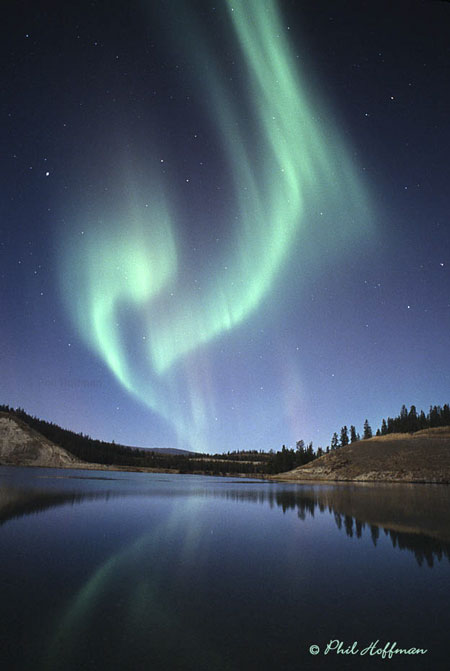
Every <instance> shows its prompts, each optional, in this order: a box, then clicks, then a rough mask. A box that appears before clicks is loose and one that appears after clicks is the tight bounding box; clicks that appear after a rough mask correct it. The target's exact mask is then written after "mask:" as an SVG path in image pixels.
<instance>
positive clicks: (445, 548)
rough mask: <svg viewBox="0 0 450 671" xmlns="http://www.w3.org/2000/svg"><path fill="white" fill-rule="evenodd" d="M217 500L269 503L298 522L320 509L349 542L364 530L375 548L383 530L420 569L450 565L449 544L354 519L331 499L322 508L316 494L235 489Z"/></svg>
mask: <svg viewBox="0 0 450 671" xmlns="http://www.w3.org/2000/svg"><path fill="white" fill-rule="evenodd" d="M328 493H331V490H328ZM218 496H225V497H226V498H227V499H234V500H244V501H253V502H255V503H269V505H270V506H271V507H273V506H274V505H277V506H279V507H280V508H281V509H282V510H283V512H284V513H285V512H287V511H288V510H296V511H297V515H298V517H299V518H300V519H301V520H304V519H306V517H307V516H308V515H309V516H311V517H314V511H315V509H316V508H319V510H320V512H322V513H323V512H324V511H325V510H328V512H329V513H330V514H331V513H333V515H334V520H335V522H336V526H337V528H338V529H340V530H342V529H344V531H345V533H346V535H347V536H349V537H350V538H353V537H354V536H355V537H356V538H362V537H363V535H365V533H366V531H365V530H366V527H367V532H368V533H370V536H371V539H372V542H373V544H374V546H376V545H377V543H378V540H379V537H380V530H381V529H384V532H385V534H386V536H389V538H390V539H391V542H392V546H393V547H394V548H398V549H399V550H408V551H409V552H413V553H414V556H415V558H416V560H417V563H418V564H419V565H420V566H422V565H423V564H424V562H426V564H427V565H428V566H430V567H432V566H433V564H434V561H435V560H436V559H437V560H438V561H441V559H442V558H443V557H447V559H448V560H449V561H450V544H449V543H448V542H446V541H443V540H439V539H438V538H433V537H431V536H428V535H427V534H426V533H413V532H407V531H399V530H396V529H390V528H388V527H384V526H382V525H378V524H370V523H368V522H367V521H365V520H362V519H360V518H358V517H356V516H355V515H350V514H348V513H345V512H341V511H340V510H338V505H337V503H333V502H332V501H331V499H332V495H330V497H327V503H326V504H325V503H324V502H323V500H319V499H318V496H319V493H318V490H316V491H315V490H313V489H309V490H307V493H306V492H305V491H304V490H303V491H302V490H300V489H299V490H294V491H292V490H289V491H283V490H282V489H279V490H278V489H277V490H275V491H273V490H269V491H264V490H259V491H252V490H251V489H247V490H244V491H239V488H238V487H237V488H233V489H231V490H229V491H226V492H222V493H220V492H219V493H218ZM363 532H364V533H363Z"/></svg>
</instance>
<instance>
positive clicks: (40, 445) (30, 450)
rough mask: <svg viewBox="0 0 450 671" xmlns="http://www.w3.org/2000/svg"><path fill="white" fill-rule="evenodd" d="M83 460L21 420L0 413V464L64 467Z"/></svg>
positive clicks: (74, 464)
mask: <svg viewBox="0 0 450 671" xmlns="http://www.w3.org/2000/svg"><path fill="white" fill-rule="evenodd" d="M82 463H83V462H81V461H79V460H78V459H76V457H74V456H73V455H71V454H69V452H67V451H66V450H64V449H62V448H61V447H58V446H57V445H54V444H53V443H52V442H50V441H49V440H47V438H44V436H42V435H40V434H39V433H38V432H37V431H34V430H33V429H31V428H30V427H28V426H27V425H26V424H24V423H23V422H21V421H20V420H18V419H16V418H13V417H11V416H9V415H7V414H6V413H0V464H2V465H11V466H47V467H54V468H67V467H71V466H72V467H73V466H76V465H77V464H80V465H81V464H82Z"/></svg>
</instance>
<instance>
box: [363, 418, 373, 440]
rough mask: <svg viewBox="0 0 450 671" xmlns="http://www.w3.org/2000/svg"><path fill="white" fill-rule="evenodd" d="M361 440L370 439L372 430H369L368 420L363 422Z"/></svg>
mask: <svg viewBox="0 0 450 671" xmlns="http://www.w3.org/2000/svg"><path fill="white" fill-rule="evenodd" d="M363 438H364V440H366V439H367V438H372V429H371V428H370V424H369V420H368V419H366V421H365V422H364V436H363Z"/></svg>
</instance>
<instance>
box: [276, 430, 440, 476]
mask: <svg viewBox="0 0 450 671" xmlns="http://www.w3.org/2000/svg"><path fill="white" fill-rule="evenodd" d="M274 477H275V478H276V479H282V480H294V481H295V480H298V481H301V480H327V481H329V480H332V481H349V480H357V481H384V482H439V483H450V427H448V426H445V427H439V428H435V429H425V430H424V431H418V432H417V433H412V434H404V433H392V434H388V435H387V436H376V437H374V438H370V439H368V440H361V441H358V442H357V443H352V444H351V445H348V446H347V447H341V448H339V449H338V450H336V451H333V452H330V453H329V454H325V455H324V456H323V457H320V459H316V460H315V461H313V462H311V463H309V464H306V465H305V466H300V467H299V468H296V469H294V470H293V471H289V472H288V473H282V474H280V475H277V476H274Z"/></svg>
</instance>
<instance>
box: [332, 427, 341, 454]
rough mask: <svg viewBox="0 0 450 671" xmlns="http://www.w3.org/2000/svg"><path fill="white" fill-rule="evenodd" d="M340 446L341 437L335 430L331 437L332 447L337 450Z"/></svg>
mask: <svg viewBox="0 0 450 671" xmlns="http://www.w3.org/2000/svg"><path fill="white" fill-rule="evenodd" d="M338 447H339V439H338V435H337V433H336V431H335V432H334V433H333V435H332V437H331V449H332V450H336V449H337V448H338Z"/></svg>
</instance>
